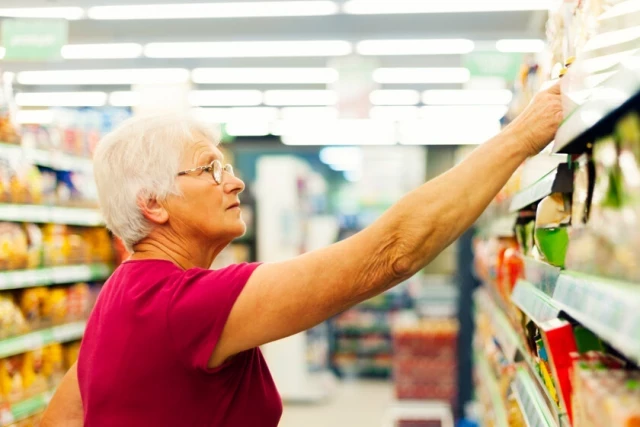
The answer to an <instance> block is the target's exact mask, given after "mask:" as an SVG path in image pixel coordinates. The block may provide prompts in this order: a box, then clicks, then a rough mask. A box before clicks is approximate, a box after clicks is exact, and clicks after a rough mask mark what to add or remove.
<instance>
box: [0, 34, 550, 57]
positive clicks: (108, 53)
mask: <svg viewBox="0 0 640 427" xmlns="http://www.w3.org/2000/svg"><path fill="white" fill-rule="evenodd" d="M482 44H484V45H488V44H486V43H484V42H482ZM544 46H545V44H544V42H543V41H542V40H536V39H521V40H520V39H505V40H498V41H497V42H495V50H497V51H499V52H522V53H537V52H541V51H542V50H543V49H544ZM474 50H476V43H475V42H473V41H472V40H467V39H405V40H363V41H360V42H357V43H356V44H355V50H354V46H353V44H352V43H351V42H348V41H345V40H303V41H295V40H293V41H291V40H284V41H237V42H175V43H148V44H146V45H144V46H143V45H142V44H139V43H102V44H70V45H65V46H63V47H62V50H61V52H60V54H61V56H62V58H63V59H130V58H139V57H142V56H145V57H147V58H165V59H166V58H268V57H280V58H284V57H333V56H345V55H349V54H351V53H353V52H354V51H355V52H356V53H358V54H360V55H363V56H400V55H461V54H465V53H469V52H472V51H474ZM4 54H5V49H4V48H2V47H0V59H1V58H2V57H4Z"/></svg>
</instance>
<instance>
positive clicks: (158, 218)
mask: <svg viewBox="0 0 640 427" xmlns="http://www.w3.org/2000/svg"><path fill="white" fill-rule="evenodd" d="M137 203H138V207H139V208H140V211H141V212H142V215H143V216H144V217H145V218H146V219H147V220H149V221H151V222H152V223H154V224H164V223H166V222H167V221H169V212H167V210H166V209H165V208H164V206H162V204H161V203H160V202H158V200H157V199H156V198H155V197H153V196H146V197H145V196H144V195H139V196H138V200H137Z"/></svg>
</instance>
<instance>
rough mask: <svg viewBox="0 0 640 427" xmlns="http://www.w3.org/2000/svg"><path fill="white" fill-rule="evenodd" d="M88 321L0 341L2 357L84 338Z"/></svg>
mask: <svg viewBox="0 0 640 427" xmlns="http://www.w3.org/2000/svg"><path fill="white" fill-rule="evenodd" d="M86 324H87V323H86V322H85V321H81V322H73V323H67V324H64V325H59V326H54V327H52V328H49V329H43V330H40V331H35V332H30V333H28V334H24V335H20V336H17V337H12V338H7V339H4V340H1V341H0V358H4V357H8V356H13V355H15V354H20V353H24V352H25V351H30V350H35V349H37V348H40V347H42V346H45V345H47V344H51V343H54V342H66V341H73V340H76V339H80V338H82V335H83V334H84V329H85V327H86Z"/></svg>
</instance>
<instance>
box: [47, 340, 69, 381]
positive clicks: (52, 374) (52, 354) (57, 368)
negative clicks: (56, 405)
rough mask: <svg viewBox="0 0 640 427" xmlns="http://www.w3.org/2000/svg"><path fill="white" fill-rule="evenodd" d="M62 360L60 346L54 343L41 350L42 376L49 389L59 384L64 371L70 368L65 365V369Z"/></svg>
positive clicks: (63, 360)
mask: <svg viewBox="0 0 640 427" xmlns="http://www.w3.org/2000/svg"><path fill="white" fill-rule="evenodd" d="M64 358H65V356H64V354H63V348H62V344H59V343H54V344H50V345H47V346H45V347H44V348H43V349H42V374H43V375H44V376H45V378H46V379H47V381H48V382H49V387H50V388H52V387H55V386H57V385H58V384H60V381H62V377H64V374H65V372H66V369H68V368H69V367H71V365H67V366H66V369H65V359H64Z"/></svg>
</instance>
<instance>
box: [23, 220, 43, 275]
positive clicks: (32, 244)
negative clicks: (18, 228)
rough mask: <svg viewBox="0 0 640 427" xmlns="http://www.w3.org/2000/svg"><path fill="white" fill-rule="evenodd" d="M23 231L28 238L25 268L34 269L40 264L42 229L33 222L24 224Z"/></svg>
mask: <svg viewBox="0 0 640 427" xmlns="http://www.w3.org/2000/svg"><path fill="white" fill-rule="evenodd" d="M23 227H24V231H25V233H26V235H27V239H28V247H27V268H29V269H34V268H38V267H40V266H42V257H43V255H44V254H43V253H42V251H43V248H44V246H43V243H42V230H40V227H38V226H37V225H35V224H24V226H23Z"/></svg>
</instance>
